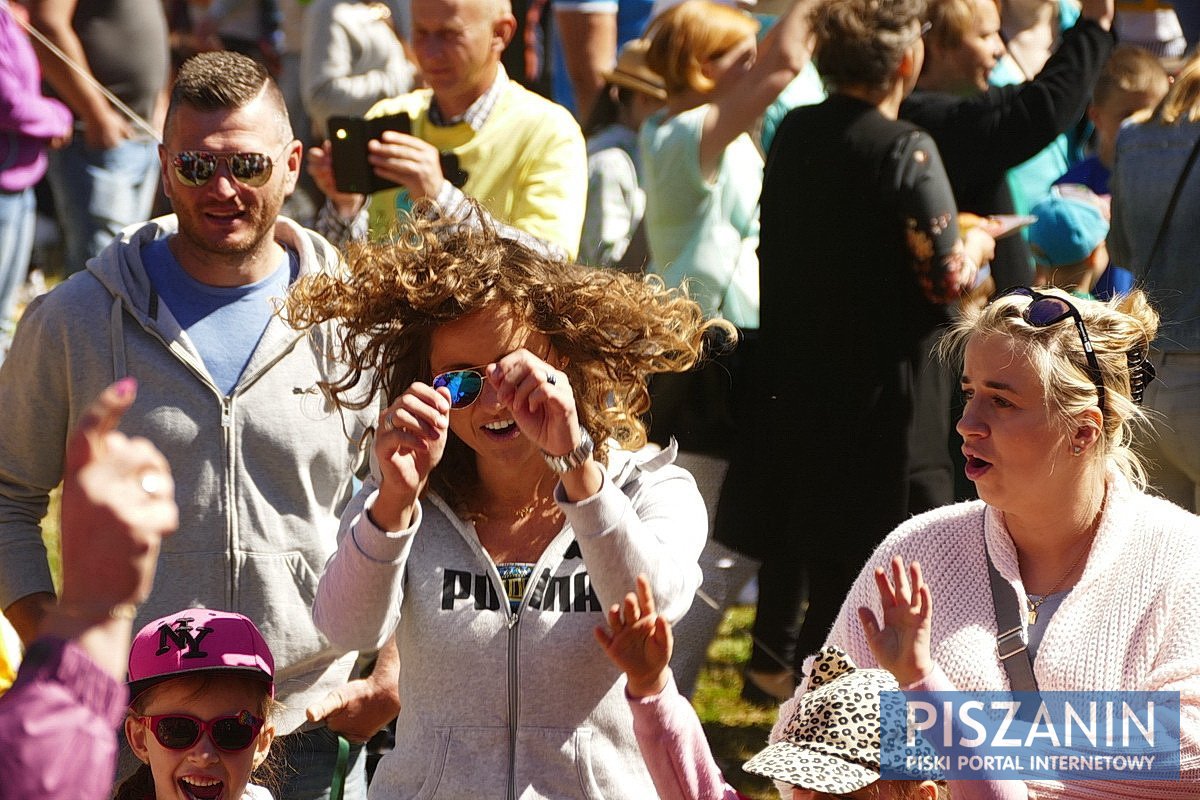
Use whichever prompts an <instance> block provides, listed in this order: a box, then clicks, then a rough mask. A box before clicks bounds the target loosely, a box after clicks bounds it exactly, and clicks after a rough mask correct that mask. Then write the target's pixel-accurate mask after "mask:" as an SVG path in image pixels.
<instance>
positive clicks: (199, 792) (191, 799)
mask: <svg viewBox="0 0 1200 800" xmlns="http://www.w3.org/2000/svg"><path fill="white" fill-rule="evenodd" d="M178 783H179V788H180V789H182V790H183V794H184V796H185V797H187V798H188V800H221V798H223V797H224V795H225V782H224V781H219V780H217V779H216V778H200V777H192V778H180V779H179V781H178Z"/></svg>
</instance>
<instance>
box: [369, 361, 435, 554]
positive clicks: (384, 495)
mask: <svg viewBox="0 0 1200 800" xmlns="http://www.w3.org/2000/svg"><path fill="white" fill-rule="evenodd" d="M449 414H450V392H449V391H448V390H447V389H444V388H443V389H434V388H433V387H431V386H428V385H427V384H424V383H419V382H418V383H414V384H413V385H412V386H409V387H408V389H406V390H405V392H404V394H402V395H400V397H398V398H397V399H396V400H395V401H394V402H393V403H392V404H391V405H390V406H388V407H387V409H386V410H385V411H384V412H383V413H382V414H381V415H380V417H379V427H378V428H377V429H376V431H375V442H374V448H375V460H376V462H377V464H378V466H379V473H380V480H379V495H378V497H376V499H375V504H374V506H373V507H372V508H371V510H370V515H371V519H372V520H374V522H375V524H376V525H378V526H379V527H380V528H382V529H384V530H388V531H398V530H403V529H404V528H407V527H408V526H409V524H411V522H412V514H413V509H414V504H415V503H416V500H417V497H418V496H420V494H421V490H422V489H424V488H425V483H426V481H428V480H429V473H430V472H432V471H433V468H434V467H435V466H437V464H438V462H439V461H441V460H442V453H443V452H445V449H446V434H447V431H448V430H449V428H450V416H449Z"/></svg>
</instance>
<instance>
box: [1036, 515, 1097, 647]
mask: <svg viewBox="0 0 1200 800" xmlns="http://www.w3.org/2000/svg"><path fill="white" fill-rule="evenodd" d="M1095 537H1096V534H1095V532H1093V533H1092V535H1091V536H1089V537H1088V542H1087V546H1085V547H1084V548H1083V550H1081V551H1080V552H1079V556H1078V557H1077V558H1076V559H1075V560H1074V561H1073V562H1071V566H1070V567H1068V568H1067V571H1066V572H1064V573H1063V576H1062V577H1061V578H1059V579H1058V583H1056V584H1054V586H1053V587H1051V589H1050V591H1048V592H1046V593H1045V594H1044V595H1042V596H1041V598H1039V599H1038V600H1034V599H1033V598H1032V597H1031V596H1030V595H1029V594H1028V593H1026V595H1025V602H1026V603H1028V604H1029V615H1028V617H1027V619H1028V620H1029V624H1030V625H1033V624H1035V623H1036V622H1037V615H1038V608H1040V607H1041V605H1042V603H1044V602H1046V600H1047V599H1049V597H1050V595H1052V594H1054V593H1055V592H1057V591H1058V587H1060V586H1062V585H1063V583H1065V582H1066V580H1067V578H1068V576H1070V574H1071V573H1072V572H1074V571H1075V568H1076V567H1078V566H1079V562H1081V561H1083V557H1084V556H1086V555H1087V554H1088V551H1089V550H1091V549H1092V539H1094V538H1095Z"/></svg>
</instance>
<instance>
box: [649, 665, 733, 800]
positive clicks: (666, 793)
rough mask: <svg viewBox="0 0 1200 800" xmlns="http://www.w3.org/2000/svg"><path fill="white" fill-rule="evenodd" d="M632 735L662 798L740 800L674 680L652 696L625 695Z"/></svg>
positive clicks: (697, 718)
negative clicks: (635, 737) (631, 723)
mask: <svg viewBox="0 0 1200 800" xmlns="http://www.w3.org/2000/svg"><path fill="white" fill-rule="evenodd" d="M626 699H627V700H628V701H629V709H630V711H632V712H633V732H634V735H636V736H637V743H638V747H639V748H641V751H642V758H643V759H645V761H646V767H647V768H648V769H649V770H650V777H651V778H653V779H654V788H655V789H657V790H658V794H659V796H660V797H661V798H662V800H739V799H740V798H742V795H741V794H739V793H738V792H737V790H736V789H734V788H733V787H732V786H730V785H729V784H727V783H726V782H725V778H724V776H722V775H721V769H720V768H719V767H718V766H717V762H716V761H714V760H713V755H712V751H711V750H710V749H709V747H708V740H707V739H705V738H704V729H703V728H701V727H700V718H699V717H697V716H696V711H695V709H693V708H692V705H691V703H689V702H688V701H687V698H685V697H684V696H683V695H681V694H679V690H678V689H677V688H676V687H675V678H674V676H672V677H671V679H670V680H669V681H668V682H667V685H666V687H665V688H664V689H663V690H662V691H661V692H659V693H658V694H656V695H654V696H652V697H641V698H633V697H629V696H628V695H626Z"/></svg>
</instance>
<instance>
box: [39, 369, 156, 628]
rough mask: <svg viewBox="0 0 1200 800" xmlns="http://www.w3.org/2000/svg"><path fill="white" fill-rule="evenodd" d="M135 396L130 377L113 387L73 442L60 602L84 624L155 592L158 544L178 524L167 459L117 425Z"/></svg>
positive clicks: (69, 452) (66, 475)
mask: <svg viewBox="0 0 1200 800" xmlns="http://www.w3.org/2000/svg"><path fill="white" fill-rule="evenodd" d="M136 396H137V384H136V383H135V382H134V380H133V379H132V378H126V379H124V380H121V381H118V382H117V383H115V384H113V385H112V386H109V387H108V388H107V389H105V390H104V392H102V393H101V394H100V396H99V397H98V398H97V399H96V400H95V401H93V402H92V404H91V405H90V406H88V409H87V411H85V412H84V414H83V416H82V417H81V418H80V420H79V424H78V425H77V426H76V427H75V430H74V432H73V433H72V434H71V437H70V439H68V440H67V450H66V468H65V470H64V474H63V493H62V569H63V587H62V597H61V598H60V601H59V602H60V607H61V611H62V612H63V613H64V614H66V615H67V616H71V617H74V618H76V619H79V620H81V621H88V620H93V621H99V620H101V619H103V618H105V617H107V616H108V615H109V614H110V613H113V610H114V609H117V608H119V607H123V606H130V605H136V604H137V603H140V602H142V601H143V600H145V599H146V597H147V596H149V594H150V589H151V587H152V586H153V584H154V570H155V566H156V564H157V561H158V550H159V544H160V542H161V541H162V538H163V537H164V536H167V535H169V534H171V533H172V532H173V531H174V530H175V527H176V525H178V522H179V512H178V509H177V508H176V506H175V484H174V483H173V482H172V480H171V468H170V467H169V466H168V465H167V460H166V458H164V457H163V455H162V453H160V452H159V451H158V450H157V449H156V448H155V447H154V445H152V444H150V442H149V441H148V440H147V439H141V438H132V439H131V438H129V437H127V436H125V434H123V433H121V432H120V431H118V430H117V424H118V423H120V421H121V417H122V415H124V414H125V412H126V411H128V410H129V408H130V406H132V405H133V401H134V398H135V397H136Z"/></svg>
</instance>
